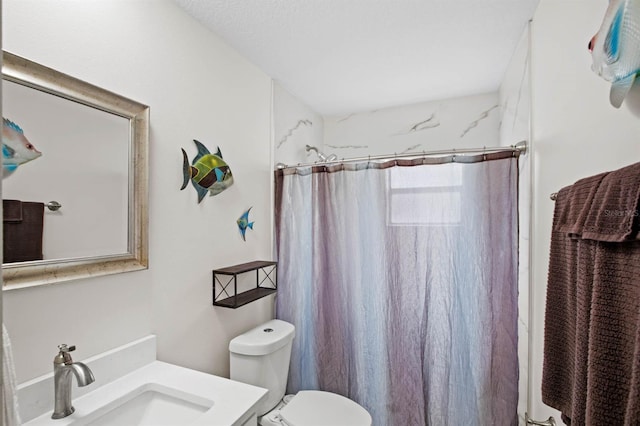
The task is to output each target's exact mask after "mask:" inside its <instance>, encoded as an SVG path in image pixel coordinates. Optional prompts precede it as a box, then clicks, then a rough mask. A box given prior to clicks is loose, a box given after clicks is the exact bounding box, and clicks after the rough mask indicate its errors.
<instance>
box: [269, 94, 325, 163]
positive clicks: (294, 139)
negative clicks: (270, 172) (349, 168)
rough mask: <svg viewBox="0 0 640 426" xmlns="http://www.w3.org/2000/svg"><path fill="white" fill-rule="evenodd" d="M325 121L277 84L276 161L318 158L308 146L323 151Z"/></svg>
mask: <svg viewBox="0 0 640 426" xmlns="http://www.w3.org/2000/svg"><path fill="white" fill-rule="evenodd" d="M323 128H324V120H323V118H322V116H321V115H320V114H318V113H316V112H315V111H313V110H312V109H311V108H309V107H308V106H306V105H305V104H303V103H302V102H300V101H299V100H298V99H296V98H295V97H294V96H292V95H291V94H290V93H289V92H287V91H286V90H285V89H283V88H282V87H281V86H280V85H279V84H277V83H274V85H273V132H274V144H275V146H274V160H275V161H274V163H275V164H277V163H283V164H287V165H293V164H298V163H307V162H312V161H316V160H317V159H318V157H317V156H316V155H315V153H314V152H307V151H306V150H305V146H306V145H311V146H315V147H316V148H318V149H320V150H322V148H323V147H322V145H323V142H322V140H323V130H324V129H323Z"/></svg>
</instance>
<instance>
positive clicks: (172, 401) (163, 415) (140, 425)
mask: <svg viewBox="0 0 640 426" xmlns="http://www.w3.org/2000/svg"><path fill="white" fill-rule="evenodd" d="M213 404H214V403H213V401H210V400H207V399H205V398H202V397H199V396H196V395H191V394H188V393H185V392H181V391H179V390H176V389H173V388H169V387H165V386H162V385H159V384H156V383H148V384H145V385H143V386H140V387H139V388H137V389H135V390H133V391H131V392H129V393H127V394H125V395H123V396H121V397H120V398H118V399H115V400H113V401H111V402H110V403H109V404H107V405H105V406H103V407H100V409H98V410H95V411H94V412H92V413H88V414H87V415H86V416H84V417H83V418H82V419H79V420H77V421H74V422H73V423H71V425H72V426H121V425H130V426H163V425H166V426H172V425H177V424H189V423H192V422H193V421H195V420H196V419H197V418H198V417H200V416H201V415H202V414H204V413H205V412H206V411H208V410H209V409H210V408H211V407H213Z"/></svg>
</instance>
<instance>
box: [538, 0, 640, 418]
mask: <svg viewBox="0 0 640 426" xmlns="http://www.w3.org/2000/svg"><path fill="white" fill-rule="evenodd" d="M606 7H607V2H606V1H603V0H575V1H567V0H542V1H541V2H540V5H539V7H538V10H537V11H536V14H535V16H534V19H533V25H532V51H531V55H532V57H531V64H532V68H531V87H532V99H533V102H532V134H533V138H532V155H533V159H534V171H533V173H534V181H533V199H532V212H533V216H532V217H533V234H532V238H533V244H532V264H531V265H532V275H531V279H532V281H531V287H532V291H531V297H532V300H531V307H532V314H531V320H532V322H531V324H530V333H531V344H532V357H531V359H530V361H531V363H532V369H531V373H532V375H531V378H530V379H531V382H530V391H531V397H532V406H531V412H530V414H531V417H533V418H535V419H546V418H547V417H548V416H549V415H552V414H553V415H554V416H555V418H556V420H557V421H560V420H559V414H558V413H557V412H555V411H554V410H551V409H550V408H548V407H546V406H544V405H543V404H542V401H541V399H540V386H541V374H542V361H543V353H542V348H543V335H544V306H545V294H546V286H547V270H548V262H549V242H550V236H551V223H552V218H553V208H554V205H553V201H551V200H550V199H549V195H550V194H551V193H552V192H557V191H558V190H559V189H560V188H562V187H564V186H567V185H571V184H572V183H574V182H575V181H576V180H578V179H580V178H583V177H587V176H591V175H594V174H597V173H600V172H603V171H607V170H615V169H617V168H620V167H622V166H625V165H628V164H632V163H635V162H637V161H638V160H639V159H640V144H639V143H638V135H639V134H640V119H639V118H637V117H635V116H634V115H633V114H632V113H631V112H630V111H629V109H627V108H626V107H625V105H623V106H622V108H621V109H619V110H617V109H615V108H613V107H612V106H611V105H610V104H609V87H610V85H609V83H607V82H606V81H604V80H602V79H601V78H600V77H598V76H596V75H595V74H594V73H593V72H592V71H591V69H590V66H591V56H590V54H589V52H588V51H587V43H588V42H589V39H590V38H591V36H592V35H593V34H594V33H595V32H596V31H597V30H598V28H599V27H600V23H601V21H602V17H603V16H604V11H605V9H606ZM634 90H635V89H634Z"/></svg>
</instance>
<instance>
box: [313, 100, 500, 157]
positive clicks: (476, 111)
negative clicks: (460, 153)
mask: <svg viewBox="0 0 640 426" xmlns="http://www.w3.org/2000/svg"><path fill="white" fill-rule="evenodd" d="M499 126H500V105H499V101H498V93H497V92H495V93H487V94H482V95H476V96H466V97H463V98H455V99H446V100H442V101H435V102H423V103H419V104H414V105H405V106H400V107H393V108H385V109H380V110H376V111H369V112H362V113H355V114H350V115H345V116H332V117H325V118H324V149H325V151H326V152H327V153H335V154H336V155H337V156H338V158H349V157H361V156H368V155H386V154H404V153H412V152H416V153H417V152H421V151H433V150H444V149H451V148H456V149H459V148H476V147H479V146H480V147H481V146H496V145H498V136H499V131H498V129H499Z"/></svg>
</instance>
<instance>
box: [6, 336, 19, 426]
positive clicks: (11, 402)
mask: <svg viewBox="0 0 640 426" xmlns="http://www.w3.org/2000/svg"><path fill="white" fill-rule="evenodd" d="M2 395H3V401H2V403H3V412H4V418H3V422H2V424H3V425H5V426H17V425H19V424H20V423H21V421H20V411H19V407H18V388H17V385H16V371H15V368H14V365H13V351H12V349H11V340H10V339H9V333H7V328H6V327H5V325H4V323H3V324H2Z"/></svg>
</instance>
